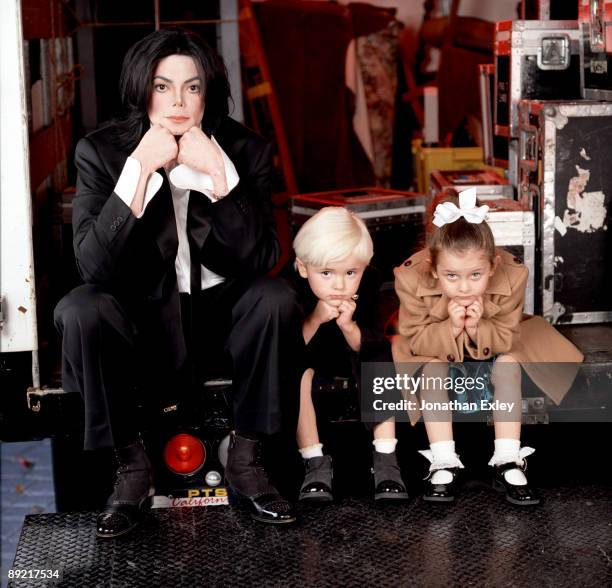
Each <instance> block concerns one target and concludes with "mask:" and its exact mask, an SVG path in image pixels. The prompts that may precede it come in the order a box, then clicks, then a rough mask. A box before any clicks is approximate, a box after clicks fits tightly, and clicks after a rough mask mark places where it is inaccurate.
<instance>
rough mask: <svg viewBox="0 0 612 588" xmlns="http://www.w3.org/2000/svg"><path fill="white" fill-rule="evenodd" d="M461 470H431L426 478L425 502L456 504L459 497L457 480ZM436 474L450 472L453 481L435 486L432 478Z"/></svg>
mask: <svg viewBox="0 0 612 588" xmlns="http://www.w3.org/2000/svg"><path fill="white" fill-rule="evenodd" d="M459 470H460V468H443V469H439V470H430V472H429V474H427V477H426V478H425V490H424V492H423V500H425V501H426V502H454V500H455V498H456V495H457V485H458V483H457V478H458V476H459ZM436 472H450V473H451V474H452V476H453V479H452V480H451V481H450V482H448V483H447V484H434V483H433V482H432V481H431V478H432V477H433V475H434V474H435V473H436Z"/></svg>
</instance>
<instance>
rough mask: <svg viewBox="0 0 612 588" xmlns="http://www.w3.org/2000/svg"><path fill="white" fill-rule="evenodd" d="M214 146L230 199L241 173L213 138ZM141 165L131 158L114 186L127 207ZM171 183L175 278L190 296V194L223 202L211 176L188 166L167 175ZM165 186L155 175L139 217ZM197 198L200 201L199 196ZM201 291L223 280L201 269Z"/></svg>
mask: <svg viewBox="0 0 612 588" xmlns="http://www.w3.org/2000/svg"><path fill="white" fill-rule="evenodd" d="M212 141H213V143H214V144H215V145H216V146H217V148H218V149H219V151H220V152H221V156H222V157H223V165H224V167H225V179H226V181H227V193H226V194H223V196H227V194H229V193H230V192H231V191H232V190H233V189H234V188H235V187H236V186H237V185H238V181H239V180H240V178H239V176H238V172H237V171H236V168H235V166H234V164H233V163H232V161H231V159H230V158H229V157H228V156H227V154H226V153H225V152H224V151H223V149H221V146H220V145H219V143H217V141H216V139H215V138H214V137H212ZM140 169H141V168H140V162H139V161H138V160H137V159H134V158H133V157H128V158H127V161H126V162H125V165H124V166H123V170H122V172H121V175H120V176H119V180H118V181H117V185H116V186H115V193H116V194H117V196H119V198H121V200H123V202H125V204H126V205H127V206H130V205H131V204H132V200H133V199H134V196H135V195H136V188H137V187H138V180H139V178H140ZM168 180H169V183H170V191H171V193H172V204H173V206H174V216H175V218H176V231H177V234H178V252H177V255H176V261H175V262H174V265H175V268H176V278H177V283H178V289H179V292H186V293H190V292H191V256H190V254H189V242H188V241H187V210H188V206H189V198H190V196H191V190H196V191H198V192H201V193H202V194H205V195H206V196H207V197H208V198H209V199H210V200H211V202H213V203H214V202H217V200H219V199H220V198H222V197H223V196H221V197H219V198H215V197H214V196H213V180H212V178H211V177H210V175H209V174H205V173H202V172H199V171H196V170H194V169H191V168H189V167H187V166H186V165H183V164H181V165H177V166H176V167H175V168H173V169H172V170H171V171H170V173H169V174H168ZM162 184H163V178H162V176H161V174H159V173H157V172H153V173H152V174H151V175H150V176H149V179H148V181H147V186H146V189H145V199H144V205H143V207H142V212H141V213H140V214H139V215H138V216H137V218H141V217H142V215H143V214H144V211H145V209H146V208H147V205H148V204H149V202H151V200H152V199H153V197H154V196H155V194H157V192H158V191H159V189H160V188H161V186H162ZM197 197H200V196H199V195H198V196H197ZM201 273H202V290H206V289H207V288H212V287H213V286H216V285H217V284H220V283H222V282H223V281H225V278H224V277H223V276H219V275H218V274H216V273H215V272H213V271H211V270H209V269H208V268H207V267H205V266H202V268H201Z"/></svg>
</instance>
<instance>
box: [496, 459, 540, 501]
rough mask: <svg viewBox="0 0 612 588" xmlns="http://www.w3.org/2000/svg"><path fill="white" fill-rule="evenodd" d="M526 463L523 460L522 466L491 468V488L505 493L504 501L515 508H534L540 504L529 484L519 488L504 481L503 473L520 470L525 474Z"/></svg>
mask: <svg viewBox="0 0 612 588" xmlns="http://www.w3.org/2000/svg"><path fill="white" fill-rule="evenodd" d="M526 469H527V462H526V461H525V459H523V464H522V465H518V464H517V463H516V462H513V461H511V462H509V463H503V464H501V465H496V466H493V488H495V490H497V491H498V492H505V494H506V500H507V501H508V502H509V503H510V504H515V505H517V506H535V505H537V504H540V496H539V495H538V493H537V491H536V490H534V489H533V488H530V487H529V484H525V485H522V486H519V485H517V484H511V483H510V482H508V480H506V476H505V473H506V472H508V471H510V470H520V471H521V472H525V471H526Z"/></svg>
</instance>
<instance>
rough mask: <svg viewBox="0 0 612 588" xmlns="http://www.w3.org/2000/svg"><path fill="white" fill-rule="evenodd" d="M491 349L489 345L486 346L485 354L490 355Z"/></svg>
mask: <svg viewBox="0 0 612 588" xmlns="http://www.w3.org/2000/svg"><path fill="white" fill-rule="evenodd" d="M490 351H491V350H490V349H489V348H488V347H485V348H484V349H483V350H482V352H483V353H484V354H485V355H489V353H490Z"/></svg>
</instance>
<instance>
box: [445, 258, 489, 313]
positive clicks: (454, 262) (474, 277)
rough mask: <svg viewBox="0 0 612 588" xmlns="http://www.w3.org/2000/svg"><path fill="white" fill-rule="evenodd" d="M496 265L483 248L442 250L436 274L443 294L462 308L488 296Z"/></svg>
mask: <svg viewBox="0 0 612 588" xmlns="http://www.w3.org/2000/svg"><path fill="white" fill-rule="evenodd" d="M496 265H497V264H495V265H494V264H492V263H491V260H490V259H489V257H488V255H487V254H486V252H485V251H483V250H481V249H467V250H466V251H448V250H443V251H440V253H439V254H438V260H437V266H436V269H435V271H433V275H434V277H435V278H437V279H438V284H439V286H440V289H441V290H442V293H443V294H445V295H446V296H447V297H448V298H451V299H453V300H454V301H455V302H457V303H458V304H461V305H462V306H469V305H470V304H472V302H474V300H476V298H478V297H479V296H482V295H483V294H484V293H485V290H486V289H487V286H488V284H489V278H490V277H491V276H492V275H493V273H494V272H495V266H496Z"/></svg>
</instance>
